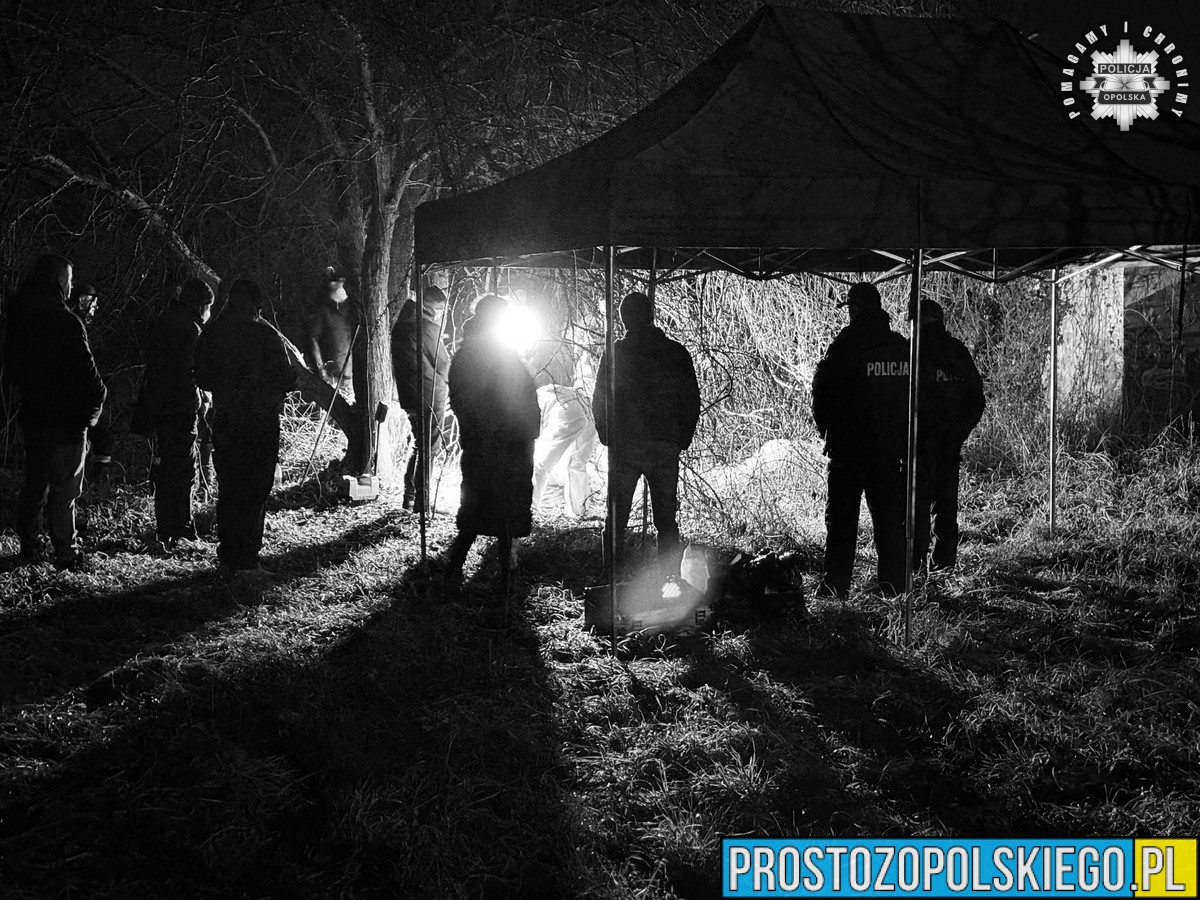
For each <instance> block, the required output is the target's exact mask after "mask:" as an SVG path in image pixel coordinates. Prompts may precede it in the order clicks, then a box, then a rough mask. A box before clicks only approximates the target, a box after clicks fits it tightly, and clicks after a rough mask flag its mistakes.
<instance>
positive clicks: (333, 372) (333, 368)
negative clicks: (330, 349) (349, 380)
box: [322, 359, 342, 384]
mask: <svg viewBox="0 0 1200 900" xmlns="http://www.w3.org/2000/svg"><path fill="white" fill-rule="evenodd" d="M322 368H323V369H324V376H325V380H326V381H328V382H329V383H330V384H337V380H338V376H339V375H341V374H342V367H341V366H340V365H338V364H337V363H336V362H334V361H333V360H332V359H330V360H326V362H325V365H324V366H323V367H322Z"/></svg>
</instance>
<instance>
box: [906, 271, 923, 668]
mask: <svg viewBox="0 0 1200 900" xmlns="http://www.w3.org/2000/svg"><path fill="white" fill-rule="evenodd" d="M923 257H924V252H923V251H922V250H921V249H920V248H918V249H916V250H914V251H913V261H912V284H911V287H910V289H909V295H908V317H909V319H910V320H911V322H912V328H911V333H912V337H911V339H910V340H909V342H908V457H907V459H906V460H905V466H904V474H905V509H904V643H905V644H906V645H907V644H908V642H909V636H910V634H911V632H912V592H913V550H914V549H915V546H916V534H917V532H916V529H917V414H918V411H919V404H918V402H917V396H918V391H919V390H920V386H921V274H922V272H921V268H922V261H923Z"/></svg>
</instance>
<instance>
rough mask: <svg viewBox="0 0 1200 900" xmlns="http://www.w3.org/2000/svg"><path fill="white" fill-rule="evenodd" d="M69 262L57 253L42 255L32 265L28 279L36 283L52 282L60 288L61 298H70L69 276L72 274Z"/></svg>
mask: <svg viewBox="0 0 1200 900" xmlns="http://www.w3.org/2000/svg"><path fill="white" fill-rule="evenodd" d="M73 271H74V270H73V268H72V266H71V261H70V260H69V259H67V258H66V257H65V256H60V255H59V254H57V253H43V254H42V255H41V256H39V257H38V258H37V259H36V260H35V261H34V263H33V271H32V272H30V273H29V275H30V278H33V279H36V280H38V281H54V282H57V283H58V285H59V287H61V288H62V298H63V300H66V299H67V298H68V297H70V296H71V276H72V274H73Z"/></svg>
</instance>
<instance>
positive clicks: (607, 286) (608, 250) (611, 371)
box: [604, 244, 617, 656]
mask: <svg viewBox="0 0 1200 900" xmlns="http://www.w3.org/2000/svg"><path fill="white" fill-rule="evenodd" d="M615 277H616V253H615V252H614V250H613V247H612V245H611V244H609V245H608V246H607V247H605V248H604V320H605V329H604V355H605V357H606V358H607V359H608V384H607V385H605V387H606V388H607V389H608V403H607V404H606V406H605V410H606V411H605V419H606V420H607V421H606V422H605V431H606V433H607V434H608V521H609V523H610V524H609V528H608V534H607V535H605V538H604V540H605V542H606V544H607V546H605V548H604V577H605V579H607V584H608V607H609V614H610V617H611V618H610V632H609V636H610V638H611V648H612V653H613V656H616V654H617V577H616V552H617V504H616V495H615V494H614V493H613V479H612V475H613V424H614V422H615V421H616V416H615V415H613V412H614V408H615V407H616V405H617V378H616V372H617V361H616V359H615V358H614V356H613V328H614V326H615V324H616V320H615V318H614V316H613V281H614V280H615Z"/></svg>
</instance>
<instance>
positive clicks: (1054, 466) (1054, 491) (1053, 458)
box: [1049, 266, 1058, 537]
mask: <svg viewBox="0 0 1200 900" xmlns="http://www.w3.org/2000/svg"><path fill="white" fill-rule="evenodd" d="M1049 502H1050V536H1051V537H1054V529H1055V526H1056V525H1057V518H1058V515H1057V513H1058V266H1055V267H1054V268H1052V269H1051V270H1050V498H1049Z"/></svg>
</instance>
